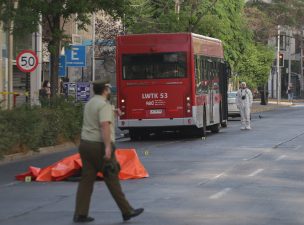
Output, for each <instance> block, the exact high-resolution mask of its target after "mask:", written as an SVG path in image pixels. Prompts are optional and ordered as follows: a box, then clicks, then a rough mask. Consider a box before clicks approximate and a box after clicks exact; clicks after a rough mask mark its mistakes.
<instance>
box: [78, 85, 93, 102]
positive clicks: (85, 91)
mask: <svg viewBox="0 0 304 225" xmlns="http://www.w3.org/2000/svg"><path fill="white" fill-rule="evenodd" d="M90 86H91V84H90V83H88V82H79V83H77V94H76V99H77V101H82V102H87V101H89V99H90V94H91V90H90Z"/></svg>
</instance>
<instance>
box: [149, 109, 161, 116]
mask: <svg viewBox="0 0 304 225" xmlns="http://www.w3.org/2000/svg"><path fill="white" fill-rule="evenodd" d="M162 113H163V110H162V109H150V114H153V115H155V114H162Z"/></svg>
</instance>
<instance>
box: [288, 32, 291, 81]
mask: <svg viewBox="0 0 304 225" xmlns="http://www.w3.org/2000/svg"><path fill="white" fill-rule="evenodd" d="M288 43H289V48H288V52H289V57H288V85H290V83H291V43H290V37H289V42H288Z"/></svg>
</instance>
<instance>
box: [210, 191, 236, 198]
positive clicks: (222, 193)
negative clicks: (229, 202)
mask: <svg viewBox="0 0 304 225" xmlns="http://www.w3.org/2000/svg"><path fill="white" fill-rule="evenodd" d="M229 191H231V188H225V189H223V190H222V191H220V192H218V193H216V194H214V195H211V196H210V197H209V199H219V198H222V197H224V196H225V195H226V194H227V193H228V192H229Z"/></svg>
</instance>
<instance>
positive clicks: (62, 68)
mask: <svg viewBox="0 0 304 225" xmlns="http://www.w3.org/2000/svg"><path fill="white" fill-rule="evenodd" d="M65 75H66V74H65V56H64V55H62V56H60V59H59V77H65Z"/></svg>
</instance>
